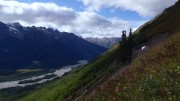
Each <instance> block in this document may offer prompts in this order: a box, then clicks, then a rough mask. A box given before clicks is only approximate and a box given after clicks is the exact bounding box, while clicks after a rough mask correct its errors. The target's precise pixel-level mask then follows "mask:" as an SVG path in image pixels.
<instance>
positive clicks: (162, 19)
mask: <svg viewBox="0 0 180 101" xmlns="http://www.w3.org/2000/svg"><path fill="white" fill-rule="evenodd" d="M179 16H180V1H179V2H177V3H176V5H174V6H172V7H170V8H168V9H166V10H165V11H164V12H163V13H162V14H161V15H159V16H158V17H156V18H155V19H153V20H151V21H150V22H147V23H146V24H145V25H143V26H142V27H141V28H140V29H138V30H137V31H136V32H135V34H136V36H134V40H135V41H136V42H138V43H139V44H141V45H147V46H149V47H152V48H150V49H149V50H148V51H147V52H145V53H144V54H143V55H140V56H139V57H137V58H136V59H135V60H133V62H132V63H131V64H130V65H129V66H127V67H126V68H125V70H123V71H122V70H119V71H117V72H116V73H115V74H114V75H113V76H110V77H109V78H108V79H107V80H106V82H104V83H103V84H102V85H100V86H98V87H96V90H94V91H93V92H91V94H88V95H85V96H84V98H83V99H81V100H82V101H119V100H120V101H121V100H122V101H126V100H128V101H145V100H148V101H179V100H180V84H179V82H180V79H179V77H180V53H179V52H180V19H179ZM143 35H145V36H143Z"/></svg>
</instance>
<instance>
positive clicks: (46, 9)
mask: <svg viewBox="0 0 180 101" xmlns="http://www.w3.org/2000/svg"><path fill="white" fill-rule="evenodd" d="M0 15H1V16H0V21H3V22H5V23H12V22H20V23H21V24H22V25H24V26H32V25H35V26H45V27H51V28H54V29H58V30H59V31H66V32H73V33H75V34H77V35H82V36H83V37H89V36H94V37H114V36H120V33H121V31H122V30H124V29H129V28H130V27H138V26H139V21H134V22H133V24H134V25H133V24H132V26H131V22H129V21H125V20H122V19H120V18H106V17H104V16H101V15H99V14H97V13H95V12H92V11H83V12H78V11H74V10H73V9H72V8H68V7H63V6H58V5H57V4H55V3H53V2H50V3H39V2H33V3H21V2H18V1H15V0H8V1H7V0H6V1H4V0H0ZM136 24H137V25H136Z"/></svg>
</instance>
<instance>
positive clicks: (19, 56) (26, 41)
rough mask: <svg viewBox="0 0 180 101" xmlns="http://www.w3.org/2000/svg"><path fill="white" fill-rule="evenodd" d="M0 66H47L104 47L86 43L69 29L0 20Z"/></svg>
mask: <svg viewBox="0 0 180 101" xmlns="http://www.w3.org/2000/svg"><path fill="white" fill-rule="evenodd" d="M0 29H2V31H1V32H0V68H1V70H5V69H8V70H11V69H17V68H23V67H26V68H27V67H32V66H34V65H35V64H34V62H35V63H37V62H38V64H39V65H38V66H39V67H43V68H49V67H57V66H63V65H69V64H73V63H76V61H78V60H84V59H93V58H95V57H97V56H98V55H100V54H101V53H103V52H104V51H106V48H103V47H101V46H98V45H95V44H92V43H89V42H87V41H85V40H83V39H81V38H79V37H77V36H76V35H74V34H72V33H66V32H59V31H57V30H53V29H51V28H44V27H35V26H32V27H23V26H21V25H20V24H18V23H14V24H7V25H6V24H4V23H2V22H0Z"/></svg>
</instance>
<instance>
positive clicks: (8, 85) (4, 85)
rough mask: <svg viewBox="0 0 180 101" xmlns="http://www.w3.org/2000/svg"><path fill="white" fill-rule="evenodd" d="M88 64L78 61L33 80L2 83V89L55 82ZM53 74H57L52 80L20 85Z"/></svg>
mask: <svg viewBox="0 0 180 101" xmlns="http://www.w3.org/2000/svg"><path fill="white" fill-rule="evenodd" d="M87 63H88V62H87V60H82V61H78V64H75V65H68V66H63V67H62V68H60V69H58V70H56V71H55V72H53V73H47V74H44V75H41V76H34V77H31V78H27V79H22V80H17V81H8V82H1V83H0V89H4V88H11V87H25V86H29V85H34V84H42V83H44V82H47V81H51V80H53V79H54V78H56V77H61V76H62V75H63V74H64V73H66V72H69V71H71V70H72V68H77V67H79V66H83V65H85V64H87ZM51 74H55V75H56V76H55V77H52V78H50V79H42V80H40V81H37V82H33V83H24V84H19V82H20V81H24V80H35V79H38V78H43V77H45V76H46V75H51Z"/></svg>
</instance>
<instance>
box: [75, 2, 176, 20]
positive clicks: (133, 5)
mask: <svg viewBox="0 0 180 101" xmlns="http://www.w3.org/2000/svg"><path fill="white" fill-rule="evenodd" d="M78 1H82V2H83V4H84V5H85V6H86V7H87V10H88V11H99V10H101V9H102V8H103V7H109V8H110V7H113V8H121V9H123V10H130V11H135V12H137V13H138V14H139V15H141V16H143V17H147V16H155V15H157V14H159V13H160V12H162V11H163V10H164V9H165V8H167V7H169V6H171V5H173V4H174V3H175V2H176V1H177V0H103V1H102V0H78Z"/></svg>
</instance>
